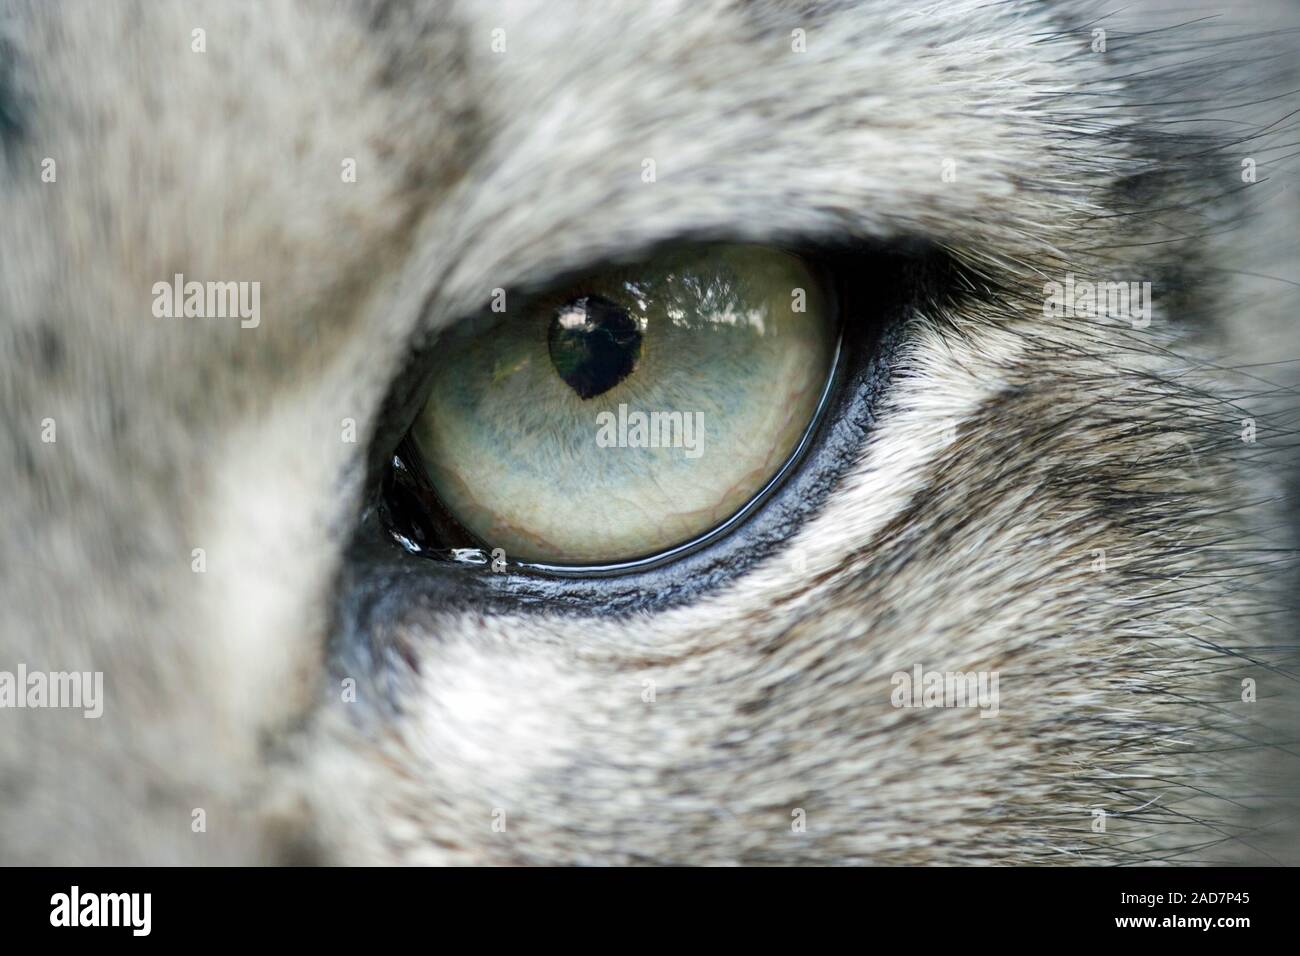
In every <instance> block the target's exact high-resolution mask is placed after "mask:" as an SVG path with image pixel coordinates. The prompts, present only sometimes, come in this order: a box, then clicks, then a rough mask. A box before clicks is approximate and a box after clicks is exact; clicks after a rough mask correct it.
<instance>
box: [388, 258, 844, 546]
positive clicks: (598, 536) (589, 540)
mask: <svg viewBox="0 0 1300 956" xmlns="http://www.w3.org/2000/svg"><path fill="white" fill-rule="evenodd" d="M838 339H839V333H838V326H837V322H836V317H835V314H834V297H833V295H832V294H831V292H830V290H829V288H828V287H826V285H825V284H824V283H823V281H822V279H821V278H820V276H819V273H818V271H817V270H816V269H815V268H814V267H813V266H811V265H810V264H809V263H807V262H805V261H804V260H802V259H801V258H799V257H797V256H795V255H793V254H791V253H788V252H785V251H782V250H778V249H774V248H769V247H765V246H752V245H717V244H715V245H682V246H675V247H671V248H667V249H663V250H661V251H659V252H657V253H656V254H654V255H653V256H651V257H650V258H647V259H645V260H642V261H639V262H634V263H628V264H620V265H617V266H612V267H610V268H607V269H604V270H601V271H598V272H595V273H592V274H589V275H585V276H582V277H580V278H578V279H576V280H574V281H571V282H568V283H566V284H565V285H563V286H561V287H558V288H554V289H551V290H548V291H546V292H544V293H542V294H539V295H535V296H532V297H529V298H526V299H525V298H520V299H519V300H518V301H517V302H512V303H510V304H509V307H508V308H507V310H506V314H505V315H504V316H503V315H492V314H490V313H487V314H485V315H483V316H480V317H476V318H473V319H470V320H467V321H465V322H462V323H460V324H458V325H457V326H456V327H455V328H454V329H453V330H451V331H449V332H448V333H447V334H445V335H444V336H443V338H442V340H441V341H439V343H438V344H437V346H436V347H435V348H434V349H433V360H432V368H431V371H430V380H431V386H430V390H429V393H428V398H427V400H426V402H425V404H424V406H423V408H422V410H421V411H420V412H419V414H418V415H417V417H416V420H415V423H414V425H413V426H412V428H411V432H410V441H408V442H406V443H405V444H404V448H405V449H406V455H407V457H408V458H411V459H414V460H412V461H408V462H406V465H407V466H408V467H410V468H412V469H413V470H418V471H421V472H423V474H424V475H425V476H427V479H428V483H429V485H430V487H431V488H432V490H433V493H434V494H435V495H436V497H437V499H438V503H439V504H440V506H441V508H442V509H444V510H445V512H446V513H447V515H448V516H449V517H450V518H451V519H452V520H453V521H454V523H455V524H457V525H459V527H460V528H462V529H464V530H465V531H467V532H468V533H469V534H470V535H471V536H472V537H473V538H474V539H476V540H477V542H479V543H481V544H482V545H484V546H486V547H488V548H501V549H503V550H504V551H505V553H506V554H507V555H509V556H510V558H511V559H512V560H519V561H523V562H531V563H538V564H545V565H563V566H597V565H600V566H604V565H610V564H617V563H622V562H629V561H636V560H639V559H642V558H648V557H653V556H655V555H659V554H662V553H663V552H666V551H669V550H672V549H674V548H677V547H679V546H682V545H686V544H688V543H690V542H692V541H694V540H697V539H699V538H701V537H704V536H707V535H709V534H710V533H712V532H714V531H716V530H717V529H718V528H719V527H720V526H722V525H724V524H725V523H726V522H728V521H729V519H731V518H733V516H735V515H737V514H738V513H739V512H741V511H742V510H744V509H745V508H746V506H747V505H749V504H750V502H751V501H753V500H754V499H755V497H756V496H758V495H760V494H761V493H762V492H763V491H764V489H765V488H767V487H768V486H769V485H771V483H772V482H773V481H774V479H776V478H777V477H778V476H779V475H780V473H781V472H782V470H783V468H784V467H785V466H786V464H787V463H788V462H790V461H791V459H792V457H793V456H795V454H796V452H797V450H798V448H799V447H800V444H801V442H802V441H803V439H804V437H805V436H806V435H807V434H808V433H809V431H810V429H811V427H812V425H813V424H814V421H815V419H816V418H817V412H818V409H819V407H820V405H821V404H822V399H823V397H824V395H825V393H826V388H827V384H828V382H829V380H830V376H831V373H832V370H833V366H834V364H835V356H836V352H837V347H838Z"/></svg>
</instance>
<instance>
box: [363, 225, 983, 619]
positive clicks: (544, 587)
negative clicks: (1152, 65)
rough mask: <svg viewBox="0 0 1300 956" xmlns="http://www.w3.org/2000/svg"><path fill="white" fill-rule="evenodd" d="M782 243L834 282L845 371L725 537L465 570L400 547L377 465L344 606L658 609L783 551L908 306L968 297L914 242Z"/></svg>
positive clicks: (384, 457)
mask: <svg viewBox="0 0 1300 956" xmlns="http://www.w3.org/2000/svg"><path fill="white" fill-rule="evenodd" d="M780 245H781V247H782V248H785V249H788V250H790V251H792V252H795V253H796V254H799V255H801V256H803V257H804V258H805V261H809V262H810V263H816V264H819V265H821V266H822V267H823V268H825V269H826V270H827V272H828V274H830V275H831V276H832V277H834V278H835V290H836V293H837V294H836V301H837V302H838V303H839V306H840V309H839V311H840V316H839V318H840V329H841V341H840V353H839V356H838V357H839V363H838V366H837V369H842V370H843V380H842V383H841V382H834V380H832V381H833V385H832V388H831V390H830V396H829V407H828V408H826V409H823V410H821V411H820V424H819V425H817V426H816V427H815V429H814V433H813V434H812V435H811V436H810V439H809V441H808V442H807V444H806V445H805V447H804V448H803V450H802V459H801V460H799V461H795V466H794V467H791V468H789V469H787V473H786V475H785V477H784V480H783V481H782V482H780V483H777V485H776V487H774V488H773V489H772V490H771V491H770V493H769V496H768V498H767V500H766V501H764V502H762V506H761V507H756V508H753V509H750V510H749V511H748V513H747V514H746V516H745V518H743V519H742V520H740V521H738V522H737V523H736V525H735V527H733V528H732V529H731V530H730V532H729V533H728V534H724V535H720V536H717V537H714V538H710V539H709V541H708V542H707V543H706V544H705V545H704V546H701V547H698V548H696V549H695V550H694V551H693V552H692V553H690V554H685V555H682V556H680V557H677V558H675V559H673V560H671V561H667V562H661V563H659V564H657V565H656V566H654V567H646V568H638V569H635V570H633V571H630V572H623V573H619V574H614V575H604V576H596V575H572V574H570V575H556V574H549V573H539V572H525V571H522V570H521V569H519V568H518V567H517V566H511V567H509V568H507V569H506V570H505V571H504V572H503V573H497V572H492V571H489V570H488V568H487V567H475V566H474V564H478V565H484V564H487V563H488V562H487V559H486V556H485V555H480V556H479V559H478V560H477V561H475V562H473V563H472V564H463V563H458V562H454V561H448V560H431V559H430V557H429V556H426V555H420V554H413V553H411V551H410V550H408V549H407V548H405V547H403V546H402V545H400V544H399V543H397V541H395V540H394V538H393V537H392V535H391V532H390V531H389V529H388V527H387V526H386V522H385V521H384V520H383V518H382V516H381V514H380V512H381V511H382V505H381V500H382V498H381V490H380V488H381V484H382V482H381V478H382V473H381V472H378V471H376V472H375V473H373V475H372V478H371V480H370V482H368V485H369V487H370V488H371V489H372V490H371V491H370V492H369V495H368V499H367V504H366V506H365V507H364V508H363V511H362V516H361V520H360V521H359V523H358V525H357V528H356V531H355V532H354V534H353V538H352V544H351V545H350V546H349V549H348V554H347V558H346V560H345V566H344V567H345V573H344V574H343V580H342V581H341V582H340V583H341V585H342V588H343V590H344V591H346V592H349V594H350V595H351V596H350V597H347V598H345V599H344V603H347V602H349V601H352V600H363V601H365V602H366V605H367V606H370V605H371V604H373V603H374V602H375V601H379V602H380V604H382V605H383V606H384V607H386V608H389V609H390V611H391V613H394V614H396V613H399V612H400V610H401V608H403V607H409V608H411V609H412V610H415V609H417V608H418V607H422V606H425V607H427V606H429V605H430V602H433V603H434V604H436V605H439V606H442V607H443V608H445V609H446V610H448V611H457V610H459V611H463V612H472V613H484V614H491V613H528V612H529V611H536V610H543V609H544V610H546V611H548V612H554V613H557V614H565V615H573V616H575V617H593V616H600V615H608V614H613V615H623V614H629V613H640V612H646V611H659V610H665V609H667V608H670V607H673V606H677V605H680V604H683V603H686V602H688V601H691V600H695V599H697V598H699V597H701V596H702V595H704V594H706V593H708V592H710V591H713V590H716V589H719V588H722V587H724V586H725V585H726V584H727V583H728V582H730V581H731V580H733V579H735V578H737V577H739V576H740V575H742V574H743V573H744V572H745V571H746V570H748V569H749V568H750V567H752V566H754V565H755V564H757V563H758V562H760V561H762V560H764V559H766V558H768V557H770V556H771V554H773V553H774V552H776V551H779V550H780V549H781V548H782V547H784V545H785V542H786V541H787V540H788V539H789V538H790V537H791V536H793V535H794V533H795V532H796V531H797V530H798V529H799V527H800V526H802V524H803V523H804V522H805V521H807V520H809V519H810V518H811V517H812V516H813V515H814V514H815V513H816V512H817V511H818V510H820V508H821V507H822V505H823V504H824V502H825V500H826V499H827V498H828V496H829V495H830V494H831V493H832V491H833V488H834V486H835V485H836V484H837V483H838V482H839V480H840V479H841V478H842V477H843V475H844V474H846V473H847V472H848V471H849V470H850V469H851V468H852V466H853V465H854V463H855V462H856V461H857V459H858V456H859V455H860V453H861V450H862V447H863V445H864V444H865V440H866V437H867V435H868V434H869V433H870V430H871V426H872V424H873V422H874V420H875V416H876V408H877V406H878V405H879V404H880V401H881V399H882V396H883V395H884V394H885V393H886V392H887V390H888V388H889V385H890V382H891V381H892V379H893V378H894V376H895V375H896V374H898V373H899V372H900V371H901V369H900V368H899V366H900V363H901V361H902V356H903V355H904V354H905V345H906V343H907V341H908V340H909V334H910V333H909V328H910V325H911V323H912V320H913V317H914V316H915V315H916V314H917V310H918V309H925V310H926V311H930V310H929V309H927V308H926V307H927V306H930V307H933V305H934V304H935V303H936V302H943V301H956V300H960V299H963V298H964V297H965V294H964V293H963V292H962V283H961V282H960V281H958V280H959V279H960V275H959V272H960V270H959V269H957V268H956V266H955V264H954V262H953V260H952V258H951V256H950V255H949V254H948V253H947V252H946V251H945V250H944V249H943V248H942V247H939V246H936V245H934V244H932V243H928V242H924V241H921V240H911V241H894V242H892V243H890V244H889V246H888V247H887V248H881V247H880V246H879V245H877V244H875V243H871V244H866V245H864V244H861V243H852V244H848V243H839V244H825V243H823V244H817V243H805V244H793V243H781V244H780ZM410 387H411V386H410V384H409V382H408V383H407V384H405V385H404V386H403V387H402V394H403V395H405V396H408V397H409V395H410ZM416 410H417V411H418V408H417V409H416ZM402 417H403V418H404V419H405V420H404V423H403V424H401V426H400V428H390V430H389V434H390V435H391V438H389V439H388V440H387V441H386V442H385V444H384V445H383V448H382V449H380V450H379V453H378V456H374V455H372V459H375V460H377V461H379V463H380V464H381V465H382V467H383V468H384V469H387V467H388V463H389V460H390V459H391V456H392V449H394V448H395V447H396V445H397V444H398V442H399V440H400V439H401V437H402V436H403V435H404V434H405V432H406V429H407V427H409V423H410V420H411V419H412V418H413V417H414V412H413V411H412V412H411V413H410V415H409V417H408V416H402ZM399 420H400V419H399ZM384 449H386V450H384ZM792 460H793V456H792ZM375 589H378V591H376V590H375ZM367 595H369V596H367ZM376 606H378V605H376Z"/></svg>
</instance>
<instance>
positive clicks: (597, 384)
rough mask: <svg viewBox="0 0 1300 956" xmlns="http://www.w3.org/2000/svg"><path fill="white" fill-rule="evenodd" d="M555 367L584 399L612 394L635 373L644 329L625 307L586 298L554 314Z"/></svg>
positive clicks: (550, 336)
mask: <svg viewBox="0 0 1300 956" xmlns="http://www.w3.org/2000/svg"><path fill="white" fill-rule="evenodd" d="M547 344H548V346H549V348H550V353H551V364H553V365H554V366H555V371H556V372H557V373H558V374H559V376H560V378H562V379H564V381H565V382H566V383H567V384H568V385H569V387H570V388H572V389H573V390H574V391H575V392H577V393H578V395H579V396H580V397H581V398H584V399H587V398H594V397H595V396H597V395H600V394H603V393H604V392H607V391H609V390H610V389H611V388H613V387H614V386H615V385H617V384H618V383H619V382H621V381H623V379H625V378H627V377H628V376H629V375H631V374H632V372H633V370H635V369H636V363H637V360H638V359H639V358H640V357H641V330H640V329H639V328H637V322H636V319H634V318H633V317H632V316H631V315H629V314H628V311H627V309H624V308H623V307H622V306H620V305H618V304H617V303H615V302H611V301H610V300H609V299H606V298H604V297H603V296H599V295H584V296H580V297H579V298H576V299H573V300H572V301H569V302H566V303H565V304H564V305H562V306H560V307H559V308H558V309H556V310H555V317H554V318H552V319H551V326H550V330H549V332H548V334H547Z"/></svg>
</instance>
